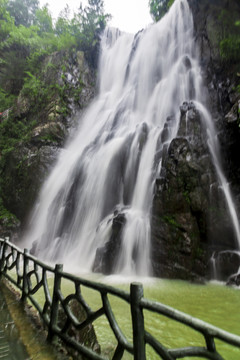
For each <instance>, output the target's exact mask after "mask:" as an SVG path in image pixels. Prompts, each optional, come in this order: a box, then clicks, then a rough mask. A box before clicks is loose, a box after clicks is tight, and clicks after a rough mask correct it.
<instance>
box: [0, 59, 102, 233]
mask: <svg viewBox="0 0 240 360" xmlns="http://www.w3.org/2000/svg"><path fill="white" fill-rule="evenodd" d="M40 78H41V81H42V83H43V84H44V85H45V87H47V86H49V87H50V86H51V85H52V84H54V86H55V91H52V92H51V96H49V97H48V99H47V101H46V103H45V104H44V106H42V107H40V110H39V108H38V109H37V108H36V107H35V105H36V104H34V103H33V101H32V99H31V97H30V96H28V95H26V94H23V93H20V96H19V97H18V101H17V104H16V106H15V107H14V108H13V109H12V114H11V116H12V117H13V118H14V119H17V120H18V121H19V120H20V121H23V122H27V123H31V122H33V121H34V123H35V125H34V126H33V128H32V131H31V133H30V134H29V135H28V140H27V141H25V142H24V144H19V145H18V147H17V148H15V150H14V151H12V152H11V153H10V155H9V157H8V162H7V165H6V167H5V169H4V178H5V181H4V185H3V189H2V191H3V194H4V205H5V207H6V208H7V209H8V210H9V211H10V212H11V213H13V214H14V215H15V216H16V217H17V218H18V219H19V220H20V223H19V222H16V221H15V222H14V223H13V224H12V225H13V226H12V227H10V228H9V229H8V228H6V226H5V225H4V224H5V220H4V219H1V224H0V232H1V235H2V236H4V235H10V236H11V237H12V236H13V234H14V233H15V232H16V233H19V230H20V229H21V228H22V227H23V226H24V225H25V224H26V221H27V219H28V215H29V211H30V210H31V209H32V206H33V204H34V202H35V201H36V199H37V196H38V193H39V190H40V187H41V185H42V184H43V181H44V179H45V178H46V177H47V175H48V174H49V172H50V169H51V167H52V165H53V164H54V162H55V161H56V158H57V155H58V153H59V150H60V149H61V147H62V146H63V144H64V142H65V140H66V137H67V135H69V132H70V131H72V132H73V131H74V127H75V125H76V124H75V122H76V118H79V117H80V116H81V112H82V111H84V108H85V107H86V106H87V105H88V104H89V102H90V100H91V99H92V98H93V95H94V92H95V80H96V79H95V70H94V69H92V68H90V67H89V66H88V64H87V62H86V60H85V58H84V53H83V52H77V53H76V54H69V53H64V52H61V53H54V54H52V55H51V56H49V57H47V58H45V59H44V60H43V63H42V73H41V75H40ZM20 224H21V226H20Z"/></svg>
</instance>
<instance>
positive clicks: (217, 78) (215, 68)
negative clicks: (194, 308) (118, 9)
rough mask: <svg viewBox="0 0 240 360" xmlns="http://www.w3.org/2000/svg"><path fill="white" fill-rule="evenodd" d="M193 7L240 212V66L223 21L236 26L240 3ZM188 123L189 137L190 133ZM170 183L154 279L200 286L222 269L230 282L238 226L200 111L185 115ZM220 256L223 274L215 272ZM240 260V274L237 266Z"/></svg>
mask: <svg viewBox="0 0 240 360" xmlns="http://www.w3.org/2000/svg"><path fill="white" fill-rule="evenodd" d="M189 5H190V7H191V9H192V12H193V18H194V25H195V39H196V46H197V47H198V49H199V58H200V62H201V67H202V71H203V74H204V79H205V85H206V88H207V91H208V100H209V101H208V108H209V110H210V112H211V115H212V119H213V121H214V122H215V125H216V128H217V131H218V136H219V140H220V145H221V152H222V154H221V158H222V163H223V167H224V170H225V172H226V175H227V179H228V180H229V181H230V182H231V188H232V190H233V192H234V195H235V199H236V206H237V207H238V208H240V207H239V198H240V197H239V194H240V186H239V184H240V177H239V175H240V172H239V168H240V166H239V165H240V162H239V161H240V160H239V156H238V155H237V154H239V150H240V141H239V140H240V138H239V137H240V131H239V113H238V109H239V104H240V101H239V99H240V96H239V94H238V93H237V91H236V85H237V84H238V83H239V79H238V77H237V71H239V69H240V68H239V62H237V61H236V60H232V59H231V58H230V59H228V60H227V61H223V59H222V57H221V54H220V45H219V44H220V40H221V39H222V36H223V34H222V31H223V23H222V21H221V14H222V13H223V11H225V15H224V16H230V17H231V21H232V22H233V23H234V20H237V19H238V16H239V13H240V3H239V1H237V0H236V1H234V0H233V1H227V0H215V1H211V2H209V1H206V0H201V1H197V0H191V1H189ZM239 30H240V29H239ZM237 31H238V29H237V28H236V32H237ZM186 118H187V119H188V120H187V126H188V136H186V133H184V132H185V129H186ZM170 121H171V119H170V120H169V122H170ZM162 175H163V176H161V174H160V178H159V179H158V180H157V182H156V192H155V198H154V203H153V216H152V244H153V246H152V262H153V271H154V274H155V275H157V276H164V277H176V278H183V279H196V278H199V277H200V278H201V277H206V276H209V275H211V276H213V275H214V274H213V273H214V269H215V273H217V274H218V278H221V279H224V280H226V279H227V278H228V277H229V276H230V275H231V274H232V273H234V272H235V271H236V269H237V267H239V265H240V262H239V256H237V255H236V254H235V255H234V253H233V255H231V254H232V252H231V249H234V248H235V247H236V244H235V242H234V234H233V231H232V229H231V228H232V225H231V220H230V218H229V215H228V211H227V210H226V204H225V201H224V199H223V197H222V195H221V191H220V190H219V189H218V186H217V177H216V171H215V168H214V165H213V163H212V160H211V157H210V155H209V151H208V149H207V144H206V136H205V134H204V128H203V126H202V124H201V118H200V115H199V113H198V109H195V108H194V107H192V106H191V104H184V106H182V108H181V120H180V128H179V131H178V134H177V138H176V139H174V140H173V141H172V143H171V144H170V146H169V148H168V151H166V153H165V157H164V174H162ZM226 250H228V251H226ZM229 250H230V251H229ZM212 253H214V263H215V268H213V266H212V265H211V263H212V260H210V258H211V256H212ZM233 257H234V259H235V261H234V266H233V265H232V266H230V263H231V261H232V260H231V259H232V258H233ZM224 259H225V260H224ZM224 262H225V266H222V265H221V264H223V263H224ZM228 265H229V266H228ZM233 268H234V269H233ZM216 270H217V271H216Z"/></svg>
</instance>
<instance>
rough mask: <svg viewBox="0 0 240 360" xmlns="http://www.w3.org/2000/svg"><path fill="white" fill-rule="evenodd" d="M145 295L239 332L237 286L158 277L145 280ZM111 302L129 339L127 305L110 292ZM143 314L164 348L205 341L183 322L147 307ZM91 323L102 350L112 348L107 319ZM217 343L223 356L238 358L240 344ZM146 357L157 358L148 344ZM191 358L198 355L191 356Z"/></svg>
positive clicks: (94, 301)
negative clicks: (153, 311)
mask: <svg viewBox="0 0 240 360" xmlns="http://www.w3.org/2000/svg"><path fill="white" fill-rule="evenodd" d="M98 280H99V279H98ZM101 281H104V282H105V281H107V282H108V279H107V278H106V279H105V280H104V279H101ZM111 285H113V286H115V287H119V288H121V289H124V290H126V291H129V284H126V283H125V284H118V283H114V281H111ZM83 293H84V295H85V298H86V299H88V303H89V304H90V305H91V306H92V307H93V308H94V309H97V308H98V307H99V306H100V304H101V300H100V297H99V296H98V294H97V293H96V292H95V291H92V290H88V289H85V290H84V291H83ZM144 297H145V298H147V299H149V300H154V301H158V302H161V303H163V304H166V305H169V306H172V307H174V308H176V309H178V310H180V311H183V312H185V313H187V314H189V315H191V316H194V317H196V318H199V319H201V320H203V321H206V322H208V323H210V324H212V325H214V326H217V327H220V328H221V329H223V330H226V331H229V332H231V333H234V334H236V335H240V290H239V289H235V288H230V287H227V286H225V285H221V284H216V283H209V284H207V285H195V284H190V283H188V282H184V281H175V280H160V279H158V280H154V281H153V280H151V281H149V282H147V281H145V282H144ZM110 302H111V305H112V308H113V311H114V314H115V317H116V319H117V321H118V323H119V324H120V327H121V329H122V331H123V332H124V334H125V335H126V337H127V338H128V339H129V340H130V341H131V340H132V339H131V334H132V327H131V321H130V309H129V305H128V304H126V303H125V302H124V301H122V300H119V299H117V298H116V297H113V296H110ZM144 318H145V326H146V329H147V330H148V331H149V332H150V333H151V334H153V335H154V336H155V337H156V338H157V339H158V341H160V342H161V343H162V344H163V345H164V346H166V347H167V348H178V347H187V346H204V345H205V343H204V340H203V337H202V336H201V335H200V334H198V333H197V332H195V331H193V330H192V329H190V328H188V327H186V326H185V325H182V324H179V323H177V322H175V321H172V320H170V319H168V318H166V317H164V316H158V315H157V314H156V313H151V312H149V311H146V312H144ZM94 327H95V331H96V333H97V338H98V340H99V342H100V344H101V348H102V351H103V353H105V354H108V353H110V352H112V349H113V348H114V346H113V344H114V343H115V344H116V342H115V339H114V336H113V335H112V333H111V330H109V325H108V321H107V319H106V318H105V317H102V318H100V319H99V320H97V321H96V322H95V323H94ZM216 345H217V350H218V351H219V352H220V354H221V355H222V356H223V358H224V359H226V360H239V359H240V349H239V348H235V347H232V346H231V345H227V344H225V343H223V342H220V341H218V340H217V341H216ZM124 359H132V356H131V355H128V354H126V355H125V357H124ZM147 359H148V360H155V359H158V356H157V355H156V353H155V352H154V351H153V350H152V349H150V348H149V347H147ZM185 359H190V358H185ZM191 359H199V358H193V357H191Z"/></svg>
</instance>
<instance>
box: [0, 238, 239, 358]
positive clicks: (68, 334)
mask: <svg viewBox="0 0 240 360" xmlns="http://www.w3.org/2000/svg"><path fill="white" fill-rule="evenodd" d="M13 271H15V273H14V274H13ZM0 276H4V277H5V278H6V279H8V280H9V281H10V282H11V283H13V284H14V285H15V286H16V287H17V288H18V289H19V290H20V291H21V299H22V300H23V301H25V300H27V299H29V300H30V301H31V303H32V305H33V306H34V307H35V308H36V310H37V311H38V313H39V315H40V317H41V319H42V321H43V324H44V325H45V327H46V328H47V330H48V340H49V341H51V340H52V339H53V337H54V336H57V337H59V338H60V339H61V340H62V341H63V342H64V343H65V344H66V345H67V346H68V347H70V348H72V349H74V350H75V351H77V352H78V353H79V354H82V355H84V356H85V357H86V358H88V359H93V360H104V359H106V357H104V356H103V355H101V354H100V353H99V351H95V350H94V349H93V348H91V347H89V346H87V345H86V344H84V343H83V342H82V341H81V339H79V338H77V337H75V336H73V335H72V334H73V329H74V331H75V332H78V331H82V330H83V329H85V328H86V327H88V326H89V325H90V324H92V323H93V322H94V321H96V320H97V319H99V318H101V317H102V316H105V317H106V319H107V321H108V324H109V327H110V328H111V331H112V333H113V335H114V337H115V339H116V341H115V342H116V346H115V348H114V350H113V353H112V354H111V355H109V357H108V359H113V360H118V359H123V358H124V355H125V354H126V353H129V354H131V355H132V356H133V358H134V359H135V360H145V359H146V346H147V345H148V346H150V347H151V348H152V349H153V350H154V351H155V353H156V356H157V357H158V358H160V359H163V360H176V359H182V358H185V357H200V358H205V359H210V360H223V357H222V356H221V355H220V354H219V352H218V351H217V346H216V343H215V340H216V339H218V340H221V341H222V342H225V343H227V344H230V345H232V346H234V347H236V348H239V349H240V336H237V335H234V334H231V333H229V332H227V331H224V330H221V329H219V328H217V327H215V326H212V325H210V324H208V323H206V322H204V321H201V320H199V319H196V318H194V317H191V316H190V315H187V314H185V313H183V312H180V311H178V310H176V309H174V308H171V307H169V306H166V305H163V304H161V303H158V302H154V301H150V300H147V299H145V298H144V297H143V287H142V284H139V283H132V284H131V285H130V293H128V292H126V291H123V290H119V289H117V288H114V287H112V286H109V285H106V284H102V283H98V282H94V281H90V280H88V279H84V278H80V277H78V276H75V275H72V274H69V273H66V272H63V265H59V264H58V265H56V266H55V267H52V266H49V265H47V264H45V263H43V262H42V261H40V260H38V259H37V258H36V257H34V256H32V255H31V254H29V252H28V250H26V249H25V250H24V251H22V250H21V249H19V248H18V247H17V246H15V245H14V244H12V243H10V242H9V241H8V240H7V239H0ZM49 278H52V280H53V287H52V288H51V287H50V285H49V281H48V280H49ZM64 281H69V282H71V284H72V286H73V289H74V290H73V291H71V292H70V293H68V294H67V295H66V296H64V293H63V290H62V285H63V283H64ZM82 287H84V288H88V289H90V290H94V291H96V292H97V294H99V297H100V299H101V305H100V306H99V307H98V308H97V309H95V310H93V309H92V308H91V307H90V306H89V304H88V302H87V301H86V299H85V297H84V295H83V292H82ZM39 291H41V294H42V298H43V299H42V301H37V300H36V298H35V297H34V295H35V294H36V293H38V292H39ZM111 296H114V297H116V298H118V299H121V300H123V301H124V302H125V303H126V304H128V306H129V308H130V310H131V324H132V340H129V339H128V338H127V337H126V336H125V334H124V333H123V331H122V330H121V327H120V325H119V323H118V322H117V320H116V318H115V315H114V311H113V309H112V306H111V303H110V300H109V297H111ZM73 302H75V304H78V306H80V307H81V309H82V311H83V312H84V316H83V317H82V318H81V319H80V318H79V316H78V311H76V310H74V309H73V307H72V304H73ZM146 311H150V312H153V313H156V314H159V315H163V316H165V317H167V318H170V319H172V320H174V321H176V322H179V323H181V324H183V325H185V326H187V327H190V328H191V329H193V330H194V331H196V332H197V333H199V334H201V335H202V337H203V339H204V342H205V346H204V347H200V346H191V347H183V348H176V349H169V348H167V347H165V346H164V345H163V344H162V343H161V342H160V341H161V339H156V338H155V337H154V336H153V335H152V334H150V333H149V332H148V331H147V330H146V327H145V321H144V313H145V312H146ZM239 355H240V350H239Z"/></svg>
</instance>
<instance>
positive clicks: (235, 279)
mask: <svg viewBox="0 0 240 360" xmlns="http://www.w3.org/2000/svg"><path fill="white" fill-rule="evenodd" d="M227 285H229V286H240V274H235V275H232V276H230V277H229V279H228V281H227Z"/></svg>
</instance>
